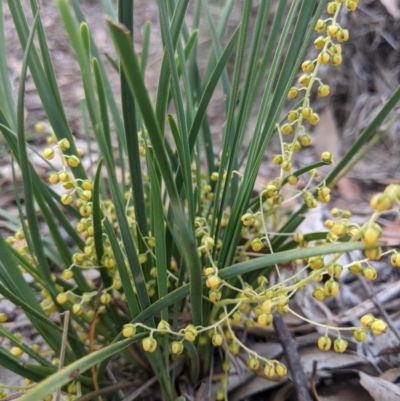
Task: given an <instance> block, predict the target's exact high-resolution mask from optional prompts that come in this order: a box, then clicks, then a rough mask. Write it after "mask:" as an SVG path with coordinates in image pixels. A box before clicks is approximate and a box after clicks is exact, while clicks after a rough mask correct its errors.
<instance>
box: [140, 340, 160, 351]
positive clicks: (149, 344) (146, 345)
mask: <svg viewBox="0 0 400 401" xmlns="http://www.w3.org/2000/svg"><path fill="white" fill-rule="evenodd" d="M142 347H143V350H144V351H146V352H150V353H152V352H154V351H155V350H156V349H157V341H156V340H155V339H154V338H153V337H146V338H144V339H143V340H142Z"/></svg>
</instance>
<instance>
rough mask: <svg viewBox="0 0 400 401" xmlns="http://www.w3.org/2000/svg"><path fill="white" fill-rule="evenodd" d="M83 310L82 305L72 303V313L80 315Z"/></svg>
mask: <svg viewBox="0 0 400 401" xmlns="http://www.w3.org/2000/svg"><path fill="white" fill-rule="evenodd" d="M82 312H83V306H82V305H81V304H74V305H73V306H72V313H74V314H75V315H78V316H79V315H81V314H82Z"/></svg>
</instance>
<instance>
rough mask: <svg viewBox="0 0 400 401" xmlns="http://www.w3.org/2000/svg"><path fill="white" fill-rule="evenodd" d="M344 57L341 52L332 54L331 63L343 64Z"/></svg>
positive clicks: (335, 65) (334, 64) (335, 64)
mask: <svg viewBox="0 0 400 401" xmlns="http://www.w3.org/2000/svg"><path fill="white" fill-rule="evenodd" d="M342 61H343V58H342V55H341V54H332V56H331V64H332V65H333V66H334V67H337V66H338V65H340V64H342Z"/></svg>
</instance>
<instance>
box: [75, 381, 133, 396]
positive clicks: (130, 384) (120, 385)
mask: <svg viewBox="0 0 400 401" xmlns="http://www.w3.org/2000/svg"><path fill="white" fill-rule="evenodd" d="M135 384H136V383H135V382H123V383H117V384H113V385H111V386H108V387H103V388H102V389H100V390H96V391H93V392H91V393H88V394H85V395H83V396H82V397H79V398H76V399H75V401H90V400H93V399H94V397H97V396H98V395H100V394H107V393H111V392H114V391H118V390H121V389H122V388H128V387H133V386H135Z"/></svg>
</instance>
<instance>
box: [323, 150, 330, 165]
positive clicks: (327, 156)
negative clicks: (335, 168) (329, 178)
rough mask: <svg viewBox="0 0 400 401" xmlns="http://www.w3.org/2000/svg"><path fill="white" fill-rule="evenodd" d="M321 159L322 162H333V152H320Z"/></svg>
mask: <svg viewBox="0 0 400 401" xmlns="http://www.w3.org/2000/svg"><path fill="white" fill-rule="evenodd" d="M321 161H323V162H324V163H329V164H332V163H333V154H332V152H322V154H321Z"/></svg>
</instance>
